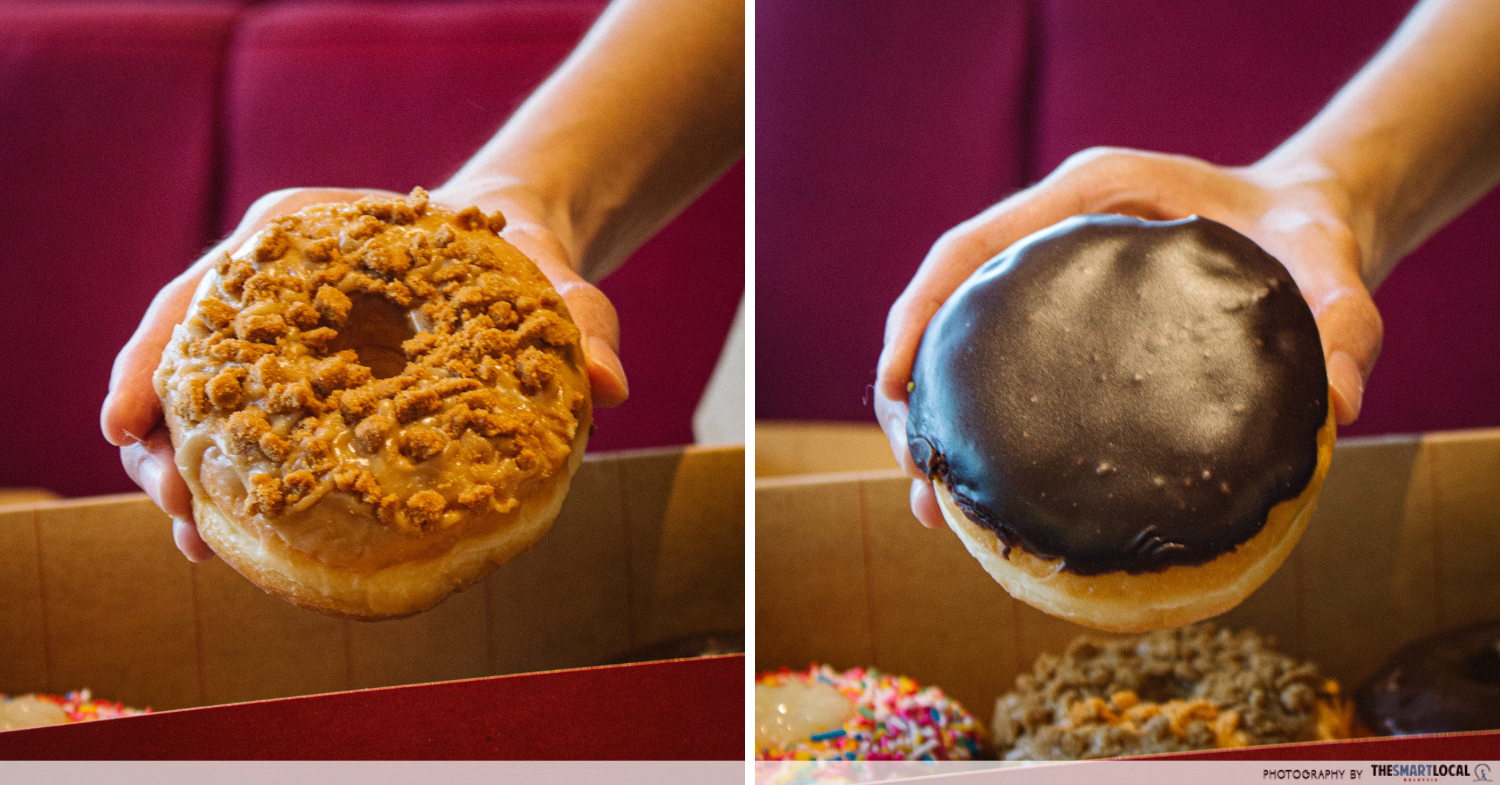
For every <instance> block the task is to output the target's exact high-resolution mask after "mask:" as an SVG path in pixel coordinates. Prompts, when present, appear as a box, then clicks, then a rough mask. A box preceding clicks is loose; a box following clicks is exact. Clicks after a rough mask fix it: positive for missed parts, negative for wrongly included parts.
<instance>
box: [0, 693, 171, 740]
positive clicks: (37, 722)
mask: <svg viewBox="0 0 1500 785" xmlns="http://www.w3.org/2000/svg"><path fill="white" fill-rule="evenodd" d="M150 713H151V709H149V708H147V709H134V708H131V707H129V706H126V705H124V704H121V703H115V702H114V701H102V700H95V699H94V696H93V694H92V693H90V692H89V691H88V690H74V691H73V692H70V693H68V694H66V695H48V694H40V693H28V694H26V695H12V696H6V695H5V694H3V693H0V731H4V730H20V729H22V728H40V727H44V726H47V725H62V724H63V723H68V722H92V721H94V720H111V719H114V718H116V717H134V716H137V715H140V714H150Z"/></svg>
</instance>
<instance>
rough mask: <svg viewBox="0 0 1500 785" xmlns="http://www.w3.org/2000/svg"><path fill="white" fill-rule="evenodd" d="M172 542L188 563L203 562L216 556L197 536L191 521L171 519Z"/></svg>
mask: <svg viewBox="0 0 1500 785" xmlns="http://www.w3.org/2000/svg"><path fill="white" fill-rule="evenodd" d="M172 541H173V542H174V543H176V544H177V550H179V551H182V555H183V556H186V557H187V559H188V561H190V562H205V561H208V560H209V559H212V558H213V557H214V556H215V555H216V554H215V553H214V550H213V548H210V547H208V543H206V542H204V541H203V538H202V537H200V536H199V535H198V527H197V526H195V525H194V524H193V522H192V521H185V520H182V519H181V518H173V519H172Z"/></svg>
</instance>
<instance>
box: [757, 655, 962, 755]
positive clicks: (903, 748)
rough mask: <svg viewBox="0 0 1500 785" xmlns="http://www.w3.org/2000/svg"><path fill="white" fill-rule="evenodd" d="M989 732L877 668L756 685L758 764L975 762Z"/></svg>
mask: <svg viewBox="0 0 1500 785" xmlns="http://www.w3.org/2000/svg"><path fill="white" fill-rule="evenodd" d="M983 738H984V729H983V728H981V727H980V726H979V723H978V722H977V721H976V720H975V719H974V718H973V717H972V716H971V715H970V714H969V713H968V712H966V711H964V708H963V707H962V706H960V705H958V702H956V701H954V700H952V699H951V698H949V697H948V696H947V695H945V694H943V691H942V690H941V689H939V688H937V687H925V688H924V687H922V686H920V685H918V684H917V683H916V682H915V681H912V680H911V679H908V678H907V677H905V676H891V675H888V674H884V673H881V672H880V671H878V670H875V669H873V668H871V669H865V668H852V669H850V670H847V671H844V672H842V673H841V672H839V671H836V670H834V669H833V668H831V667H829V666H827V665H813V666H811V667H809V668H808V669H807V670H806V671H802V672H794V671H792V670H790V669H787V668H782V669H781V670H778V671H771V672H767V673H763V674H761V675H760V677H759V678H758V679H756V681H755V757H756V759H757V760H841V759H842V760H973V759H974V758H976V757H978V756H979V743H980V740H981V739H983Z"/></svg>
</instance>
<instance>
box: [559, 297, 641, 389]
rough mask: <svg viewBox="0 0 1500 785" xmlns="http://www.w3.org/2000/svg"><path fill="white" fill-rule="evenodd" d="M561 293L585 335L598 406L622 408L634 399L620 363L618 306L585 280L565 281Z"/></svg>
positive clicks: (590, 380)
mask: <svg viewBox="0 0 1500 785" xmlns="http://www.w3.org/2000/svg"><path fill="white" fill-rule="evenodd" d="M557 291H558V293H559V294H561V295H562V298H563V300H565V301H566V302H567V303H568V312H569V313H570V314H571V315H572V317H573V322H574V323H575V324H577V325H578V329H579V331H581V332H582V333H583V349H584V354H585V355H586V356H587V357H588V362H589V386H590V388H592V394H593V398H594V405H595V406H603V407H611V406H619V405H620V404H622V403H624V402H625V399H626V398H629V397H630V385H629V383H628V382H627V381H626V379H625V368H624V366H623V365H621V364H620V355H619V347H620V321H619V317H618V316H617V315H616V314H615V307H614V305H613V304H611V303H610V301H609V298H608V297H605V296H604V292H601V291H599V289H598V288H597V287H595V286H594V285H592V284H589V283H585V282H584V281H582V280H576V281H565V282H563V283H562V284H561V285H560V286H558V287H557Z"/></svg>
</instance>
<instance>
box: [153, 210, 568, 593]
mask: <svg viewBox="0 0 1500 785" xmlns="http://www.w3.org/2000/svg"><path fill="white" fill-rule="evenodd" d="M504 224H505V221H504V218H503V217H502V216H501V215H500V214H499V213H494V214H491V215H485V214H484V213H482V212H481V211H480V210H479V209H478V208H472V207H471V208H468V209H466V210H463V211H461V212H457V213H454V212H451V211H448V210H445V209H441V208H439V207H437V206H436V205H431V204H429V203H428V199H427V194H426V193H425V192H423V191H422V190H421V189H417V190H415V191H413V192H412V194H411V195H410V196H409V197H407V198H397V199H379V198H367V199H363V200H360V201H359V202H356V203H354V204H327V205H315V206H312V207H308V208H305V209H303V210H301V211H300V212H298V213H295V214H293V215H288V216H282V217H279V218H276V219H274V220H273V221H271V223H270V225H269V226H268V227H267V228H266V229H265V230H263V231H261V232H260V233H259V234H257V235H256V236H255V237H254V238H252V239H251V241H250V242H248V243H247V244H246V245H245V246H244V247H243V249H242V250H241V251H240V252H239V253H237V254H235V255H234V256H233V257H231V256H228V255H225V256H224V258H222V259H221V260H220V261H219V262H218V263H217V265H216V267H215V268H214V269H212V270H211V271H209V273H208V274H207V275H205V276H204V278H203V281H202V282H201V284H200V285H199V287H198V289H197V291H196V292H195V294H194V297H193V301H192V303H191V305H190V306H189V309H188V314H187V317H186V319H185V320H184V322H183V323H182V324H180V325H178V326H177V327H176V328H175V331H174V333H173V336H172V339H171V342H170V343H169V345H168V346H167V348H166V350H165V351H164V352H163V355H162V361H161V365H160V366H159V367H158V369H157V371H156V375H155V377H154V383H155V387H156V392H157V394H158V395H159V396H160V397H161V400H162V408H163V410H164V415H165V419H166V421H167V425H168V427H169V428H170V430H171V434H172V443H173V446H174V447H175V448H176V454H177V465H178V468H179V469H180V470H181V472H182V475H183V478H184V480H186V481H187V484H188V487H189V488H190V489H191V490H192V493H193V511H194V515H195V516H196V518H197V521H198V530H199V533H200V534H201V535H202V537H203V539H204V541H205V542H207V543H208V544H209V546H210V547H212V548H213V549H214V551H215V552H216V553H217V554H218V555H219V556H220V557H221V558H223V559H224V560H225V561H226V562H227V563H229V564H230V565H231V566H232V567H234V568H235V569H236V570H238V571H239V572H240V573H241V574H243V575H244V576H245V577H247V578H249V579H250V580H251V581H252V582H254V583H255V584H257V585H259V586H260V587H261V588H263V589H265V590H266V591H268V592H271V593H273V594H276V595H279V596H281V597H283V598H285V599H286V600H288V601H290V602H292V603H295V604H297V605H300V606H303V607H306V608H311V609H314V610H318V611H321V612H324V613H328V614H331V615H336V616H343V617H348V618H356V619H380V618H391V617H398V616H405V615H410V614H412V613H416V612H419V611H422V610H425V609H427V608H429V607H431V606H433V605H435V604H437V603H438V602H439V601H441V600H442V599H443V598H444V597H446V596H447V595H448V594H450V593H451V592H453V591H456V590H458V589H461V588H463V587H465V586H467V585H469V584H471V583H473V582H474V581H477V580H478V579H480V578H481V577H483V576H484V575H485V574H486V573H488V572H489V570H490V569H492V568H493V567H494V566H496V565H499V564H503V563H504V562H505V561H507V560H508V559H510V558H511V557H513V556H515V555H516V554H518V553H520V552H521V551H523V550H525V549H526V548H528V547H530V546H531V545H532V544H533V543H534V542H536V540H537V539H539V538H540V537H541V536H542V535H543V534H545V533H546V531H547V529H548V528H549V527H550V526H551V523H552V520H553V518H554V517H555V516H556V514H557V511H558V508H559V507H560V506H561V504H562V499H563V497H564V495H565V494H566V493H567V489H568V484H569V481H570V479H571V477H572V474H573V472H574V471H575V470H576V469H577V467H578V464H579V462H580V461H581V460H582V456H583V452H584V447H585V444H586V442H587V439H588V434H589V430H590V427H591V422H592V420H591V408H590V398H589V387H588V381H587V372H586V369H585V365H584V362H585V361H584V355H583V351H582V349H581V348H580V346H579V341H580V332H579V330H578V328H577V327H576V326H575V325H574V324H573V322H572V321H571V319H570V318H569V315H568V311H567V308H566V306H565V305H564V304H563V301H562V298H561V297H560V296H558V294H557V293H556V292H555V291H554V290H553V288H552V286H551V285H550V283H549V282H548V281H547V279H546V278H545V277H544V276H543V275H542V273H541V272H540V271H539V270H538V269H537V267H536V265H535V264H533V263H532V262H531V260H529V259H527V258H526V257H525V256H524V255H522V254H521V253H520V252H519V251H517V250H516V249H515V248H514V247H513V246H511V245H510V244H509V243H507V242H505V241H504V240H502V239H500V237H499V236H498V232H499V231H500V230H501V229H502V228H503V227H504Z"/></svg>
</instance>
